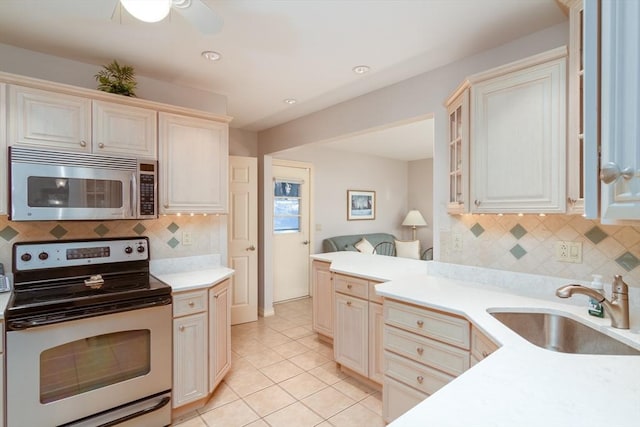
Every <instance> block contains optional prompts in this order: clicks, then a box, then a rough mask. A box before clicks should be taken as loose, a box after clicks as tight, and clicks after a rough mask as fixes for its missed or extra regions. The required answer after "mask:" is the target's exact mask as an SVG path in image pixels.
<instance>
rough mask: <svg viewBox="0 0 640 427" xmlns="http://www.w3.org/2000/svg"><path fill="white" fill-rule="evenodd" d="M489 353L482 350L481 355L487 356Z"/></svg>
mask: <svg viewBox="0 0 640 427" xmlns="http://www.w3.org/2000/svg"><path fill="white" fill-rule="evenodd" d="M490 354H491V353H489V352H488V351H483V352H482V357H487V356H488V355H490Z"/></svg>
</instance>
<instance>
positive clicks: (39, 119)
mask: <svg viewBox="0 0 640 427" xmlns="http://www.w3.org/2000/svg"><path fill="white" fill-rule="evenodd" d="M9 141H10V143H11V144H16V145H25V146H36V147H40V148H45V149H46V148H49V149H61V150H67V151H84V152H90V151H91V100H90V99H88V98H81V97H78V96H73V95H64V94H60V93H53V92H47V91H44V90H39V89H32V88H26V87H22V86H14V85H10V86H9Z"/></svg>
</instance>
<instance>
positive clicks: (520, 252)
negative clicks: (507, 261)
mask: <svg viewBox="0 0 640 427" xmlns="http://www.w3.org/2000/svg"><path fill="white" fill-rule="evenodd" d="M512 234H513V233H512ZM509 252H511V255H513V256H514V257H516V259H520V258H522V257H523V256H525V255H526V254H527V251H526V250H525V249H524V248H523V247H522V246H520V245H515V246H514V247H512V248H511V250H510V251H509Z"/></svg>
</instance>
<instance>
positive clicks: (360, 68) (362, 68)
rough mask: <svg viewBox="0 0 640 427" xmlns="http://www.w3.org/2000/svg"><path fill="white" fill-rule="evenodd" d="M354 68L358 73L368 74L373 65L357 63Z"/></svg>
mask: <svg viewBox="0 0 640 427" xmlns="http://www.w3.org/2000/svg"><path fill="white" fill-rule="evenodd" d="M352 70H353V72H354V73H356V74H367V73H368V72H369V70H371V67H369V66H368V65H356V66H355V67H353V68H352Z"/></svg>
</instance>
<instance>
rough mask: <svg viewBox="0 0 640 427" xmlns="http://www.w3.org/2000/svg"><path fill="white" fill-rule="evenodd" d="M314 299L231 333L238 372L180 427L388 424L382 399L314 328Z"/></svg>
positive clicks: (178, 422) (285, 307)
mask: <svg viewBox="0 0 640 427" xmlns="http://www.w3.org/2000/svg"><path fill="white" fill-rule="evenodd" d="M311 306H312V303H311V299H310V298H306V299H302V300H297V301H292V302H287V303H283V304H277V305H276V306H275V312H276V314H275V316H270V317H266V318H263V317H260V318H259V319H258V321H257V322H251V323H245V324H242V325H236V326H233V327H232V328H231V350H232V357H233V358H232V366H231V371H230V372H229V373H228V374H227V376H226V377H225V379H224V381H223V382H222V383H221V384H220V385H219V386H218V388H217V389H216V391H215V393H214V394H213V396H212V397H211V399H210V400H209V402H208V403H207V405H206V406H205V407H203V408H201V409H199V410H197V411H195V412H193V413H190V414H187V415H185V416H183V417H181V418H180V419H178V420H175V424H174V426H175V427H214V426H221V427H241V426H250V427H260V426H265V427H266V426H271V427H291V426H295V427H306V426H320V427H331V426H334V427H343V426H344V427H347V426H348V427H360V426H362V427H376V426H384V425H385V423H384V422H383V420H382V396H381V394H380V392H377V391H376V390H374V389H371V388H370V387H367V386H365V385H363V384H362V383H359V382H358V381H356V380H355V379H353V378H351V377H349V376H346V375H345V374H344V373H342V372H341V371H340V370H339V369H338V368H337V366H336V363H335V362H334V361H333V349H332V347H331V346H330V345H328V344H326V343H324V342H322V341H320V340H318V338H317V336H316V334H315V333H314V332H313V331H312V330H311Z"/></svg>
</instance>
